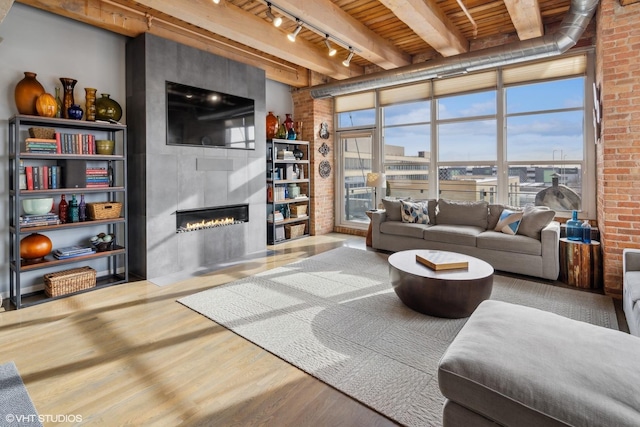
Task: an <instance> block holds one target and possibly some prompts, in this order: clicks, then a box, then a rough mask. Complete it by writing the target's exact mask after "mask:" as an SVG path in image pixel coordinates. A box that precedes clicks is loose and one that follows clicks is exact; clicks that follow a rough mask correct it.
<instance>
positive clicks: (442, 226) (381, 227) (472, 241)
mask: <svg viewBox="0 0 640 427" xmlns="http://www.w3.org/2000/svg"><path fill="white" fill-rule="evenodd" d="M383 203H384V206H385V209H384V210H378V211H374V212H373V213H372V217H371V222H372V224H371V227H372V228H371V231H372V247H373V248H374V249H381V250H387V251H393V252H396V251H401V250H405V249H438V250H444V251H451V252H458V253H463V254H467V255H471V256H474V257H476V258H479V259H482V260H484V261H486V262H488V263H489V264H491V265H492V266H493V267H494V268H495V269H496V270H501V271H506V272H511V273H518V274H524V275H528V276H534V277H540V278H543V279H548V280H556V279H557V278H558V274H559V272H560V262H559V249H558V245H559V238H560V224H559V223H558V222H556V221H553V217H554V215H555V212H553V211H550V210H548V209H546V208H541V207H535V208H531V209H525V210H524V211H523V212H522V218H521V222H520V226H519V227H518V230H517V233H516V234H514V235H510V234H505V233H503V232H501V231H495V228H496V225H497V224H498V221H499V219H500V215H501V214H502V213H503V210H504V209H505V206H503V205H498V204H489V203H487V202H455V201H449V200H443V199H440V200H428V201H425V202H424V203H425V204H426V212H425V215H424V216H427V215H426V214H427V213H428V224H419V223H411V222H405V221H403V219H402V209H403V205H402V201H400V200H389V199H383ZM405 213H406V212H405Z"/></svg>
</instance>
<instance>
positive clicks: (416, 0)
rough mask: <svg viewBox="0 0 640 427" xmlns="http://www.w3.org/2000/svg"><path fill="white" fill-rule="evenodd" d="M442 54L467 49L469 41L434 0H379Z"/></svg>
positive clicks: (446, 54)
mask: <svg viewBox="0 0 640 427" xmlns="http://www.w3.org/2000/svg"><path fill="white" fill-rule="evenodd" d="M380 3H382V4H383V5H385V6H386V7H387V8H389V10H391V11H392V12H393V13H394V14H395V15H396V16H397V17H398V18H399V19H400V20H401V21H404V23H405V24H407V25H408V26H409V27H410V28H411V29H412V30H413V31H414V32H415V33H416V34H417V35H418V36H420V37H421V38H422V39H423V40H424V41H426V42H427V43H429V45H430V46H431V47H433V48H434V49H435V50H437V51H438V52H439V53H440V54H441V55H442V56H453V55H459V54H461V53H465V52H467V51H468V50H469V42H468V40H467V39H466V38H465V37H464V36H463V35H462V33H461V32H460V31H459V30H458V29H457V28H456V27H455V25H453V23H452V22H451V21H450V20H449V19H448V18H447V17H446V16H445V14H444V13H443V12H442V10H441V9H440V7H438V5H437V3H436V1H435V0H380Z"/></svg>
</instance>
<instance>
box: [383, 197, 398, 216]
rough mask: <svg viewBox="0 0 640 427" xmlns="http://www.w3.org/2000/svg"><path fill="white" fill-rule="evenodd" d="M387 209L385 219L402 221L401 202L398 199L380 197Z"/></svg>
mask: <svg viewBox="0 0 640 427" xmlns="http://www.w3.org/2000/svg"><path fill="white" fill-rule="evenodd" d="M382 204H383V205H384V209H385V210H386V211H387V221H402V203H400V199H382Z"/></svg>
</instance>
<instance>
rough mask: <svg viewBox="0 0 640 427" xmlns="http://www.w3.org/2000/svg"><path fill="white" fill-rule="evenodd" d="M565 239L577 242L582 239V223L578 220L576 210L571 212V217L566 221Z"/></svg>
mask: <svg viewBox="0 0 640 427" xmlns="http://www.w3.org/2000/svg"><path fill="white" fill-rule="evenodd" d="M567 239H569V240H573V241H576V242H579V241H581V240H582V223H581V222H580V221H579V220H578V211H575V210H574V211H573V212H572V213H571V219H570V220H568V221H567Z"/></svg>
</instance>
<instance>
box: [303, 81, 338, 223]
mask: <svg viewBox="0 0 640 427" xmlns="http://www.w3.org/2000/svg"><path fill="white" fill-rule="evenodd" d="M323 80H324V79H323V78H322V77H321V76H319V75H315V73H311V81H312V85H317V84H320V83H324V81H323ZM293 107H294V111H295V117H294V119H295V121H302V122H303V125H302V139H303V140H305V141H309V160H310V165H309V169H310V170H309V172H308V175H309V178H310V179H311V182H310V187H311V188H310V191H309V194H310V195H311V205H310V209H311V230H310V234H311V235H318V234H326V233H330V232H332V231H333V225H334V218H335V209H334V198H335V194H334V193H335V191H334V188H335V186H334V179H335V162H334V160H333V158H334V154H335V150H334V141H333V138H334V134H333V99H331V98H329V99H319V100H314V99H313V98H311V94H310V92H309V90H304V89H301V90H297V91H294V92H293ZM323 122H326V123H327V125H328V128H329V133H330V136H329V139H322V138H320V136H319V130H320V124H321V123H323ZM322 143H326V144H327V145H328V146H329V148H330V150H331V151H329V154H327V156H326V157H324V156H323V155H322V154H320V152H319V151H318V148H319V147H320V146H321V145H322ZM322 160H328V161H329V163H330V164H331V174H330V176H329V177H328V178H322V177H320V174H319V172H318V165H319V164H320V162H321V161H322ZM305 172H306V171H305Z"/></svg>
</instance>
